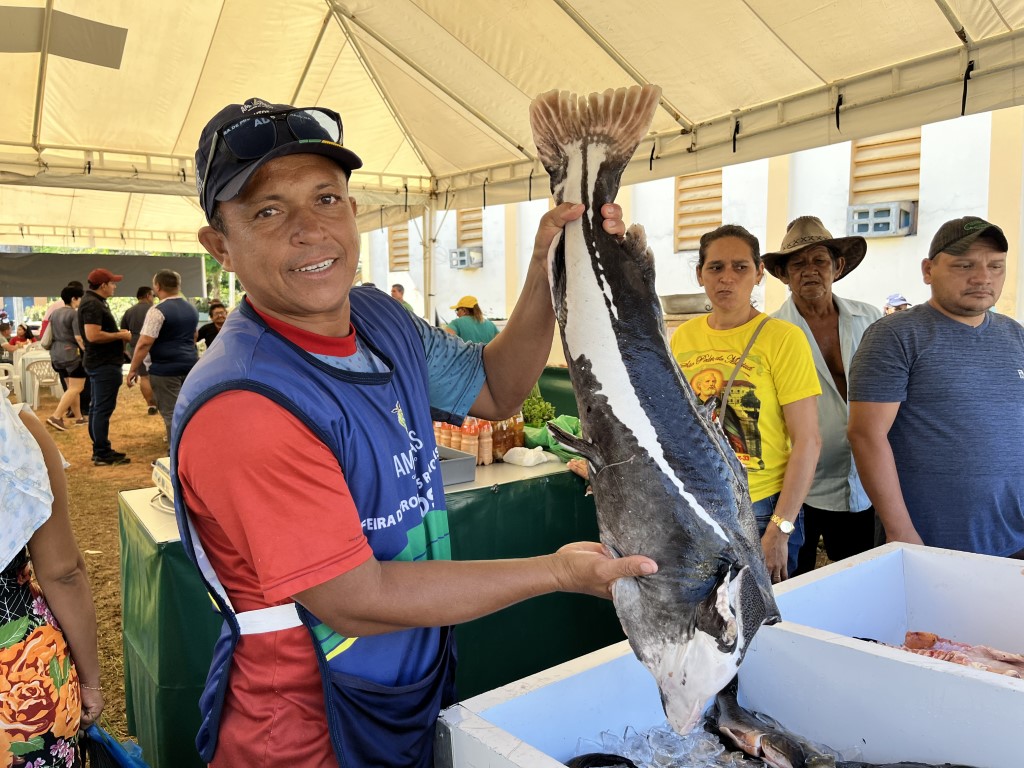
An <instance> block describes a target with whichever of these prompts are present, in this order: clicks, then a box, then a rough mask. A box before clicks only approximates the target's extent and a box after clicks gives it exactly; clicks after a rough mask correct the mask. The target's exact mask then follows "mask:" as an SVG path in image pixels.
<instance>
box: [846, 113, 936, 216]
mask: <svg viewBox="0 0 1024 768" xmlns="http://www.w3.org/2000/svg"><path fill="white" fill-rule="evenodd" d="M852 160H853V167H852V169H851V173H850V205H863V204H865V203H887V202H891V201H897V200H913V201H916V200H918V199H920V188H921V129H920V127H918V128H913V129H911V130H907V131H897V132H896V133H886V134H884V135H882V136H873V137H871V138H868V139H858V140H857V141H854V142H853V156H852Z"/></svg>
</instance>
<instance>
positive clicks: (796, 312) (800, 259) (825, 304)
mask: <svg viewBox="0 0 1024 768" xmlns="http://www.w3.org/2000/svg"><path fill="white" fill-rule="evenodd" d="M866 253H867V242H866V241H865V240H864V238H863V237H832V233H831V232H829V231H828V230H827V229H825V226H824V225H823V224H822V223H821V220H820V219H817V218H815V217H814V216H801V217H800V218H798V219H794V220H793V221H791V222H790V223H789V226H787V227H786V234H785V236H784V237H783V238H782V247H781V248H780V249H779V250H778V251H777V252H775V253H766V254H765V256H764V266H765V269H766V270H768V272H770V273H771V274H772V275H774V276H775V277H777V278H778V279H779V280H781V281H782V282H783V283H785V284H786V285H787V286H789V290H790V295H789V298H788V299H786V301H785V303H784V304H783V305H782V306H781V307H780V308H779V310H778V311H777V312H775V313H774V314H773V315H772V317H778V318H780V319H782V320H786V321H787V322H790V323H793V325H795V326H796V327H797V328H799V329H800V330H801V331H803V333H804V336H806V337H807V340H808V341H809V342H810V346H811V354H812V356H813V358H814V367H815V369H816V370H817V373H818V382H819V383H820V384H821V392H822V394H821V397H819V398H818V431H819V432H820V434H821V455H820V456H819V457H818V466H817V469H816V470H815V472H814V481H813V482H812V483H811V490H810V491H809V492H808V494H807V498H806V499H804V505H803V506H804V543H803V546H802V547H801V548H800V556H799V560H798V563H797V570H796V573H795V574H793V575H799V574H801V573H806V572H807V571H813V570H814V567H815V565H816V563H817V557H818V540H819V539H822V538H823V539H824V541H825V552H826V553H827V554H828V557H829V559H830V560H842V559H844V558H847V557H850V556H851V555H856V554H859V553H861V552H865V551H867V550H869V549H871V548H872V547H873V546H874V545H875V510H874V509H873V508H872V507H871V500H870V499H869V498H868V495H867V493H865V492H864V486H863V485H861V481H860V476H859V475H858V474H857V465H856V464H855V463H854V461H853V454H852V453H851V452H850V443H849V441H848V440H847V439H846V424H847V421H848V419H849V413H850V408H849V405H848V404H847V401H846V372H847V371H848V370H849V369H850V364H851V363H852V362H853V356H854V354H855V353H856V351H857V347H858V346H860V340H861V338H862V337H863V336H864V332H865V331H866V330H867V329H868V326H869V325H871V324H872V323H873V322H875V321H876V320H878V319H880V318H881V317H882V313H881V312H880V311H879V310H878V308H877V307H874V306H872V305H870V304H865V303H864V302H862V301H852V300H850V299H844V298H842V297H841V296H836V295H835V294H834V293H833V292H832V284H833V283H834V282H836V281H837V280H841V279H842V278H844V277H846V276H847V275H848V274H850V273H851V272H852V271H853V270H855V269H856V268H857V266H858V265H859V264H860V263H861V261H862V260H863V259H864V255H865V254H866Z"/></svg>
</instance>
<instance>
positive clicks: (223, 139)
mask: <svg viewBox="0 0 1024 768" xmlns="http://www.w3.org/2000/svg"><path fill="white" fill-rule="evenodd" d="M282 125H283V126H284V127H285V128H287V133H282V132H281V127H280V126H282ZM343 136H344V129H343V128H342V125H341V115H339V114H338V113H337V112H335V111H334V110H331V109H324V108H323V107H307V108H303V109H288V110H283V111H281V112H270V113H264V114H259V115H248V116H246V117H242V118H239V119H237V120H232V121H231V122H228V123H225V124H224V125H222V126H221V127H220V128H218V129H217V131H216V132H215V133H214V134H213V139H212V140H211V142H210V156H209V158H208V159H207V161H206V171H205V172H204V173H203V184H202V187H201V188H200V190H199V203H200V205H201V206H202V208H203V209H204V210H206V195H207V190H206V183H207V181H208V180H209V178H210V169H211V168H213V160H214V158H215V157H216V156H217V151H218V150H219V149H220V148H221V147H224V148H225V149H227V151H228V152H230V153H231V154H232V156H233V157H234V158H235V160H239V161H243V162H244V161H246V160H259V159H260V158H261V157H263V156H264V155H265V154H267V153H268V152H270V151H271V150H272V149H274V148H275V147H278V146H280V145H281V144H289V143H291V142H292V141H299V142H302V141H332V142H335V143H337V144H341V143H342V138H343Z"/></svg>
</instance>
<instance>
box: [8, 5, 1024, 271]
mask: <svg viewBox="0 0 1024 768" xmlns="http://www.w3.org/2000/svg"><path fill="white" fill-rule="evenodd" d="M968 69H970V73H969V74H970V77H969V79H968V80H965V73H967V72H968ZM0 73H2V74H0V83H2V84H3V88H2V92H3V95H4V109H3V111H4V117H5V119H4V120H2V121H0V247H2V246H3V245H40V244H45V245H59V246H65V247H75V246H78V247H84V246H104V247H119V248H134V249H140V250H162V251H197V250H200V246H199V245H198V243H197V242H196V240H195V232H196V230H197V229H198V227H199V226H201V224H202V223H203V218H202V213H201V212H200V210H199V207H198V205H197V203H196V198H195V168H194V160H193V153H194V151H195V144H196V140H197V138H198V135H199V132H200V130H201V129H202V127H203V125H204V123H205V122H206V120H207V119H208V118H209V117H210V116H212V115H213V114H214V113H215V112H216V111H217V110H219V109H220V108H221V107H223V106H224V105H225V104H227V103H230V102H240V101H243V100H245V99H246V98H248V97H251V96H259V97H261V98H264V99H267V100H269V101H272V102H285V103H292V104H296V105H301V106H311V105H323V106H328V107H332V108H334V109H337V110H338V111H340V112H341V113H342V116H343V119H344V122H345V143H346V145H347V146H349V147H350V148H352V149H353V150H354V151H356V152H357V153H358V154H359V155H360V156H361V157H362V158H363V161H364V167H363V169H362V170H361V171H359V172H356V173H355V174H354V175H353V179H352V188H353V194H354V195H355V196H356V198H357V199H358V200H359V203H360V205H361V210H362V211H364V213H363V219H362V221H361V226H362V227H363V228H364V229H372V228H376V227H378V226H380V225H381V222H382V221H383V223H384V224H387V223H388V222H389V221H392V220H394V217H396V216H401V215H407V214H406V212H405V209H406V207H411V209H410V210H411V212H417V211H421V210H423V208H422V207H420V206H433V207H437V208H440V207H444V206H445V205H447V206H449V207H466V206H478V205H481V204H482V203H484V202H485V201H486V203H487V204H494V203H507V202H515V201H518V200H524V199H526V198H527V197H528V196H532V197H540V196H544V195H546V193H547V177H546V175H545V174H544V171H543V169H542V168H541V166H540V165H539V163H538V162H537V161H536V150H535V148H534V146H533V141H532V137H531V133H530V125H529V118H528V107H529V103H530V101H531V99H532V98H533V97H534V96H536V95H537V94H539V93H542V92H544V91H547V90H550V89H551V88H559V89H564V90H572V91H577V92H581V93H586V92H590V91H594V90H602V89H604V88H607V87H619V86H623V85H631V84H634V83H647V82H651V83H656V84H658V85H660V86H661V87H662V88H663V101H662V108H661V110H660V111H659V113H658V115H657V116H656V118H655V121H654V125H653V127H652V134H651V136H650V137H649V138H648V140H647V141H645V142H644V144H642V145H641V147H640V149H639V150H638V152H637V156H636V158H635V160H634V162H633V164H632V165H631V167H630V168H629V170H628V171H627V174H626V176H625V178H624V182H625V183H632V182H637V181H642V180H646V179H651V178H659V177H664V176H670V175H675V174H680V173H688V172H692V171H695V170H701V169H707V168H716V167H720V166H723V165H728V164H730V163H736V162H743V161H747V160H752V159H756V158H761V157H767V156H771V155H777V154H783V153H787V152H792V151H795V150H799V149H804V148H808V147H812V146H819V145H823V144H828V143H833V142H838V141H846V140H849V139H851V138H856V137H860V136H866V135H874V134H879V133H884V132H887V131H890V130H896V129H899V128H905V127H909V126H915V125H921V124H923V123H929V122H934V121H938V120H943V119H947V118H950V117H955V116H956V115H959V114H960V113H961V100H962V96H963V93H964V88H965V82H966V86H967V97H966V105H965V109H966V112H967V113H973V112H981V111H985V110H991V109H997V108H1001V107H1008V106H1012V105H1016V104H1020V103H1024V3H1022V2H1020V0H899V1H898V2H897V1H894V0H856V1H855V0H622V1H621V2H616V3H608V2H604V0H514V1H510V0H505V2H500V3H498V2H481V1H480V0H288V1H287V2H286V1H285V0H223V1H222V2H212V1H211V0H165V2H137V1H136V0H109V1H105V2H103V3H96V2H88V1H87V0H6V4H5V5H3V6H2V7H0ZM840 98H841V99H842V102H841V105H840V106H839V107H838V123H839V125H838V127H837V125H836V122H837V103H838V102H839V100H840ZM652 158H653V159H652ZM381 206H385V207H386V208H385V209H383V210H382V208H381Z"/></svg>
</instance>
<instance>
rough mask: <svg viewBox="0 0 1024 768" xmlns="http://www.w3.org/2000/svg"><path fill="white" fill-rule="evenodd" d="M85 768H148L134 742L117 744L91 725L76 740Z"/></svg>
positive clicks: (115, 740)
mask: <svg viewBox="0 0 1024 768" xmlns="http://www.w3.org/2000/svg"><path fill="white" fill-rule="evenodd" d="M78 744H79V746H80V747H81V748H82V755H83V757H84V758H85V763H84V765H85V766H87V768H149V765H148V764H147V763H146V761H145V760H143V759H142V748H141V747H139V745H138V744H136V743H135V742H134V741H131V740H128V741H125V742H119V741H118V740H117V739H115V738H114V737H113V736H111V735H110V734H109V733H107V732H106V731H105V730H103V729H102V728H100V726H98V725H96V724H95V723H93V724H92V725H90V726H89V727H88V728H86V729H85V730H84V731H83V732H82V735H81V738H80V739H79V740H78Z"/></svg>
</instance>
